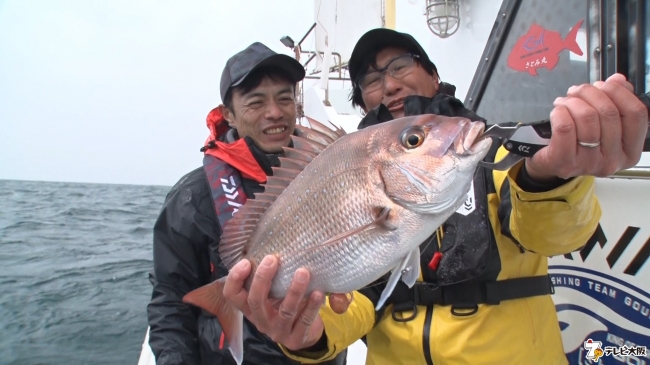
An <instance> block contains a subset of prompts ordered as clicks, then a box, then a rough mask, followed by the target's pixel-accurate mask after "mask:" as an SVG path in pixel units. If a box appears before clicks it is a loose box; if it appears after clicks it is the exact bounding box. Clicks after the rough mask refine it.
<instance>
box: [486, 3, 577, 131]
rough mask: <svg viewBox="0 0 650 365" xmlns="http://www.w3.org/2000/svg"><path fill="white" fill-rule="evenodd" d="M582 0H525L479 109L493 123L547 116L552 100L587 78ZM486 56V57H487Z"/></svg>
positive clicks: (532, 119)
mask: <svg viewBox="0 0 650 365" xmlns="http://www.w3.org/2000/svg"><path fill="white" fill-rule="evenodd" d="M587 4H588V2H585V1H584V0H546V1H521V3H520V5H519V9H518V11H517V13H516V17H515V19H514V20H513V22H512V25H511V27H510V29H509V31H508V33H507V35H506V39H505V41H504V43H503V47H502V48H501V52H499V53H498V55H497V57H498V59H497V61H496V64H495V66H494V68H493V69H492V72H491V73H490V74H488V75H484V77H486V78H488V79H489V81H488V83H487V85H486V87H485V89H484V92H483V93H482V96H481V100H480V103H479V104H478V109H477V113H478V114H479V115H480V116H482V117H484V118H486V119H487V120H488V123H489V124H492V123H503V122H532V121H536V120H541V119H547V118H548V116H549V113H550V111H551V110H552V109H553V100H555V98H557V97H558V96H564V95H566V92H567V89H568V88H569V87H570V86H572V85H576V84H582V83H586V82H589V69H588V64H587V53H588V49H587V36H586V29H587V21H588V17H587V13H588V6H587ZM485 61H486V62H487V60H485Z"/></svg>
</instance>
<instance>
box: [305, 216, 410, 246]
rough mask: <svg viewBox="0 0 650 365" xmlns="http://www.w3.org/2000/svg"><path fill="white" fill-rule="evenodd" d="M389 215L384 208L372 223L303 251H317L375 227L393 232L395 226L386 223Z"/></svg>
mask: <svg viewBox="0 0 650 365" xmlns="http://www.w3.org/2000/svg"><path fill="white" fill-rule="evenodd" d="M389 213H390V208H385V207H384V208H382V209H381V212H380V213H379V216H378V217H377V218H376V219H375V220H374V221H372V222H370V223H368V224H364V225H362V226H360V227H357V228H353V229H351V230H349V231H345V232H343V233H341V234H337V235H336V236H334V237H332V238H330V239H328V240H327V241H325V242H323V243H319V244H317V245H314V246H311V247H308V248H307V249H306V250H305V251H311V250H315V249H318V248H321V247H325V246H327V245H333V244H335V243H338V242H341V241H343V240H344V239H346V238H348V237H352V236H354V235H356V234H359V233H361V232H363V231H365V230H367V229H373V228H376V227H384V228H386V229H388V230H391V231H393V230H395V229H397V227H395V226H393V225H391V224H390V223H388V214H389Z"/></svg>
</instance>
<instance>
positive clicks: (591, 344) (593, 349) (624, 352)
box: [583, 338, 647, 362]
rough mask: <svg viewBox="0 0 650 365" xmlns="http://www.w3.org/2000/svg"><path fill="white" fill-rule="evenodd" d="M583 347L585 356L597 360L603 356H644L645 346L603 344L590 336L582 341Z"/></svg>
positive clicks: (645, 352)
mask: <svg viewBox="0 0 650 365" xmlns="http://www.w3.org/2000/svg"><path fill="white" fill-rule="evenodd" d="M583 346H584V348H585V350H587V354H586V355H585V358H586V359H587V360H591V361H594V362H597V361H598V359H600V358H601V357H603V356H612V355H613V356H617V357H619V356H620V357H628V356H646V354H647V348H646V347H645V346H627V345H625V346H619V347H616V346H605V348H604V349H603V343H602V342H601V341H593V340H592V339H591V338H590V339H588V340H587V341H585V342H584V345H583Z"/></svg>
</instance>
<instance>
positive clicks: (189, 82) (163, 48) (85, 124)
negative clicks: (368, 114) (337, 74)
mask: <svg viewBox="0 0 650 365" xmlns="http://www.w3.org/2000/svg"><path fill="white" fill-rule="evenodd" d="M279 4H281V6H280V5H279ZM313 6H314V4H313V2H312V1H307V0H283V1H282V2H279V1H268V0H242V1H231V0H192V1H176V0H174V1H171V0H155V1H154V0H138V1H127V0H57V1H49V0H29V1H27V0H0V127H1V129H0V179H19V180H45V181H75V182H102V183H128V184H157V185H172V184H174V183H175V182H176V181H177V180H178V178H179V177H180V176H181V175H182V174H184V173H186V172H188V171H190V170H192V169H194V168H196V167H198V166H200V163H201V157H202V156H201V153H200V152H199V148H200V147H201V146H202V144H203V142H204V140H205V138H206V137H207V133H208V129H207V127H206V126H205V117H206V115H207V113H208V112H209V111H210V109H212V108H213V107H214V106H216V105H217V104H218V103H219V102H220V98H219V92H218V85H219V78H220V76H221V72H222V70H223V67H224V65H225V62H226V60H227V58H228V57H230V56H231V55H232V54H234V53H236V52H237V51H239V50H241V49H243V48H245V47H246V46H247V45H249V44H250V43H252V42H254V41H261V42H263V43H265V44H266V45H268V46H269V47H270V48H272V49H274V50H275V51H276V52H282V53H286V54H291V53H290V52H291V51H290V50H289V49H288V48H286V47H284V46H283V45H282V43H280V41H279V39H280V37H282V36H283V35H290V36H291V37H292V38H293V39H294V40H296V41H298V40H299V39H300V38H301V37H302V36H303V35H304V34H305V33H306V32H307V30H308V29H309V27H310V26H311V24H312V23H313V21H314V10H313V9H314V8H313Z"/></svg>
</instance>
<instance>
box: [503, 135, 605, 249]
mask: <svg viewBox="0 0 650 365" xmlns="http://www.w3.org/2000/svg"><path fill="white" fill-rule="evenodd" d="M506 152H507V151H506V150H505V149H503V147H502V148H501V149H500V150H499V151H498V152H497V156H496V158H495V160H497V161H498V160H499V159H501V158H502V157H503V155H504V154H505V153H506ZM523 163H524V162H523V161H522V162H520V163H518V164H517V165H515V166H513V167H512V168H510V170H508V171H507V172H503V171H494V172H493V176H494V183H495V187H496V191H497V194H498V195H499V196H500V202H499V203H500V205H501V206H500V208H499V209H500V210H507V209H510V214H504V215H503V217H502V218H505V219H504V220H505V221H502V222H501V224H502V227H506V229H508V230H509V233H510V234H509V236H511V238H512V239H514V240H515V241H516V242H517V243H518V244H519V245H520V246H521V247H523V248H524V249H526V250H528V251H532V252H536V253H538V254H541V255H545V256H554V255H563V254H566V253H569V252H572V251H575V250H577V249H579V248H580V247H582V246H584V245H585V244H586V243H587V241H588V240H589V238H590V237H591V236H592V235H593V233H594V231H595V230H596V227H597V226H598V221H599V220H600V217H601V214H602V212H601V209H600V205H599V203H598V199H597V197H596V193H595V179H594V177H593V176H580V177H576V178H573V179H571V180H570V181H568V182H567V183H565V184H564V185H562V186H560V187H558V188H556V189H553V190H550V191H545V192H541V193H531V192H526V191H524V190H522V189H521V188H520V187H519V186H518V185H517V183H516V176H517V174H518V173H519V170H520V169H521V167H522V165H523ZM504 184H507V186H504ZM508 205H510V207H508Z"/></svg>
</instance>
